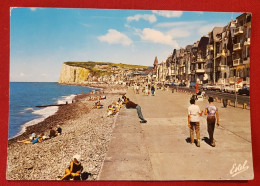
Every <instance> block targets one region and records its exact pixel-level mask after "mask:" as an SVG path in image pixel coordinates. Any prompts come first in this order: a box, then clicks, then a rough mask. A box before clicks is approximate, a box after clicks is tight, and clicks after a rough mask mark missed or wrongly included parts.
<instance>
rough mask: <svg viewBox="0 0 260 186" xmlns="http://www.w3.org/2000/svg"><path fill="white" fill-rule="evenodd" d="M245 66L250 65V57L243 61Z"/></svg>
mask: <svg viewBox="0 0 260 186" xmlns="http://www.w3.org/2000/svg"><path fill="white" fill-rule="evenodd" d="M243 64H244V65H246V64H250V57H247V58H245V59H244V60H243Z"/></svg>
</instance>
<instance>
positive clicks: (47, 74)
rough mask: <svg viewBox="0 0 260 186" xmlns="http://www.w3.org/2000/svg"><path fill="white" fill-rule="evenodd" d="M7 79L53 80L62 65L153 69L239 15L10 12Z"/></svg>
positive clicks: (134, 12) (207, 13)
mask: <svg viewBox="0 0 260 186" xmlns="http://www.w3.org/2000/svg"><path fill="white" fill-rule="evenodd" d="M10 11H11V13H10V15H11V16H10V21H11V27H10V38H11V40H10V42H11V43H10V45H11V47H10V81H16V82H57V81H58V80H59V75H60V70H61V66H62V63H63V62H66V61H82V62H83V61H96V62H113V63H124V64H137V65H147V66H152V65H153V62H154V59H155V57H156V56H157V58H158V61H159V63H160V62H162V61H165V60H166V59H167V57H168V56H169V55H170V54H171V53H172V51H173V50H174V49H179V48H185V47H186V46H187V45H189V44H193V43H194V42H196V41H197V40H200V38H201V37H202V36H205V35H206V36H207V34H208V32H210V31H212V29H213V28H214V27H215V26H225V25H227V24H228V22H229V21H230V20H231V19H233V20H234V19H236V17H237V16H239V15H240V14H241V13H232V12H228V13H223V12H222V13H221V12H185V11H158V10H154V11H153V10H106V9H64V8H63V9H62V8H13V9H11V10H10Z"/></svg>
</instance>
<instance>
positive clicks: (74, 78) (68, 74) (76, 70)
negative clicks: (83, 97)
mask: <svg viewBox="0 0 260 186" xmlns="http://www.w3.org/2000/svg"><path fill="white" fill-rule="evenodd" d="M88 75H89V70H88V69H86V68H82V67H75V66H69V65H67V64H65V63H63V64H62V67H61V73H60V79H59V83H68V84H71V83H82V82H84V81H86V80H87V78H88Z"/></svg>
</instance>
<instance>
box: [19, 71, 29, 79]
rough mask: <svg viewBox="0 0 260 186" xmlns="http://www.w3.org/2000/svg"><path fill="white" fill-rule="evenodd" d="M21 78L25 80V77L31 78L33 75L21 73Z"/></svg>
mask: <svg viewBox="0 0 260 186" xmlns="http://www.w3.org/2000/svg"><path fill="white" fill-rule="evenodd" d="M19 76H20V77H21V78H24V77H31V76H32V75H31V74H25V73H23V72H20V74H19Z"/></svg>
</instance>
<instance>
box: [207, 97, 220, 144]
mask: <svg viewBox="0 0 260 186" xmlns="http://www.w3.org/2000/svg"><path fill="white" fill-rule="evenodd" d="M208 101H209V105H208V106H207V107H206V108H205V115H207V128H208V133H209V140H210V143H211V146H212V147H215V146H216V144H215V139H214V137H213V136H214V129H215V123H216V118H217V125H218V126H219V113H218V108H217V107H216V106H215V105H214V104H213V101H214V99H213V97H209V99H208Z"/></svg>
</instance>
